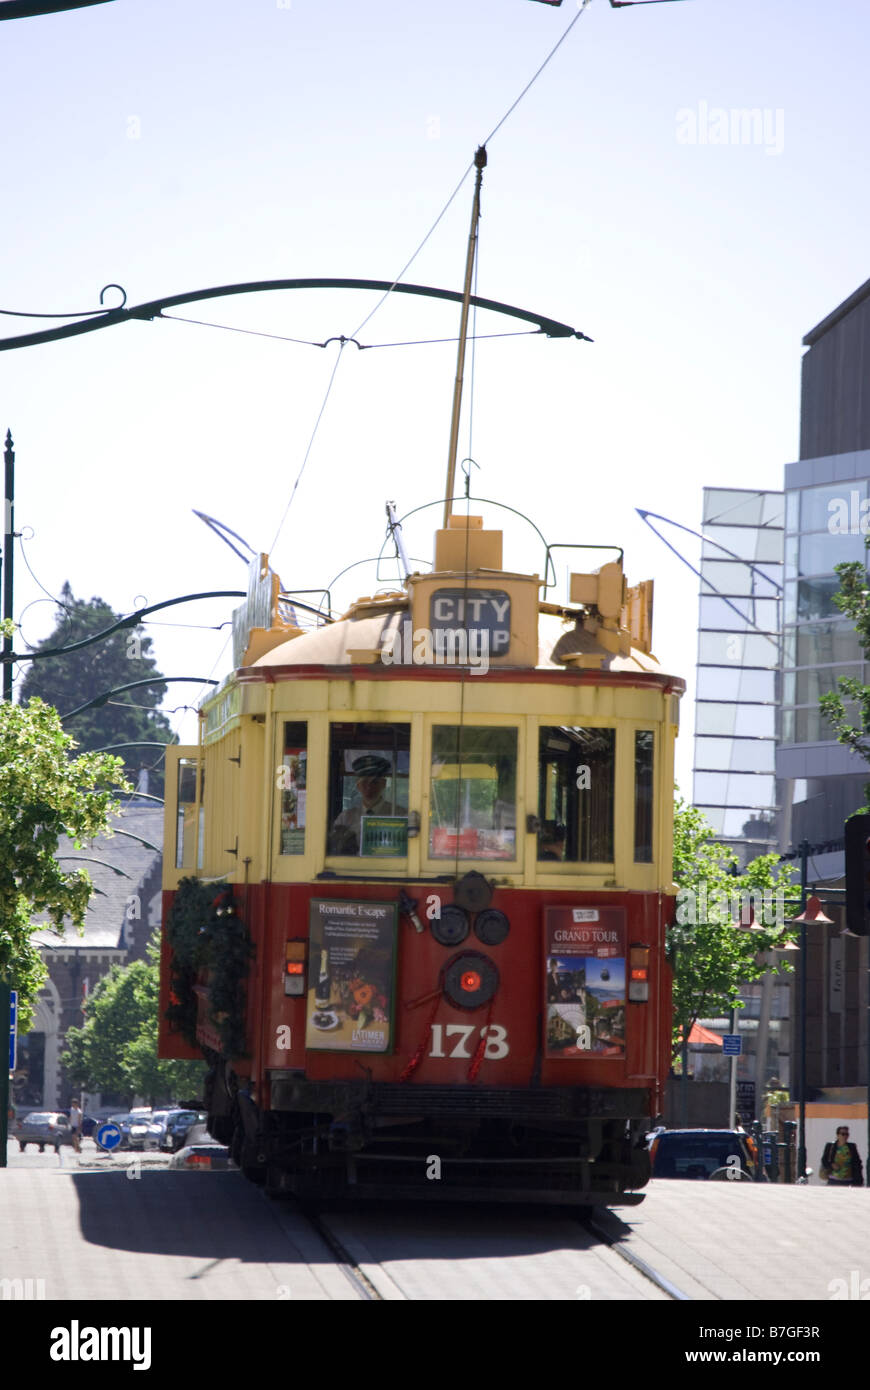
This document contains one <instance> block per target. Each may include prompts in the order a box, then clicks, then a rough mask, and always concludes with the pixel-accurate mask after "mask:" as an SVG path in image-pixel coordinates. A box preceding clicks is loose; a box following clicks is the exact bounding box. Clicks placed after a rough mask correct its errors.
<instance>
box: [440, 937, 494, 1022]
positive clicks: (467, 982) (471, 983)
mask: <svg viewBox="0 0 870 1390" xmlns="http://www.w3.org/2000/svg"><path fill="white" fill-rule="evenodd" d="M443 979H444V994H445V997H446V998H447V999H448V1000H449V1001H450V1003H451V1004H454V1005H455V1006H456V1008H457V1009H479V1008H480V1006H481V1005H482V1004H488V1003H489V1001H490V999H492V997H493V995H494V994H495V992H496V990H497V989H498V982H499V975H498V970H497V968H496V966H495V963H494V962H493V961H491V960H490V959H489V956H484V955H481V953H480V952H479V951H460V952H459V954H458V955H456V956H454V957H453V959H452V960H450V961H448V962H447V965H446V967H445V970H444V976H443Z"/></svg>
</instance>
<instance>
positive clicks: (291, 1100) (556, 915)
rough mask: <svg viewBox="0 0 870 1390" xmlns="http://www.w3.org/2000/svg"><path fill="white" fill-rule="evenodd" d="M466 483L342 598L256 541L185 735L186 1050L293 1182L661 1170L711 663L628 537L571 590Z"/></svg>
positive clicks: (366, 1186) (169, 992)
mask: <svg viewBox="0 0 870 1390" xmlns="http://www.w3.org/2000/svg"><path fill="white" fill-rule="evenodd" d="M447 510H448V515H447V518H446V525H442V527H441V529H439V530H438V531H437V533H436V535H435V547H434V564H433V567H432V569H431V571H427V572H412V573H408V574H407V576H406V578H405V580H404V583H403V584H402V586H401V587H400V588H397V589H394V590H391V591H388V592H381V593H375V594H373V595H370V596H367V597H362V598H360V599H358V600H357V601H356V602H355V603H354V604H353V605H352V606H351V607H350V608H349V609H348V611H347V612H345V613H344V614H343V615H342V616H341V617H339V618H337V619H335V620H332V621H328V620H326V619H324V620H323V621H317V620H315V621H313V622H312V625H311V626H305V625H303V623H302V620H301V609H299V607H298V605H297V606H296V607H292V606H291V605H292V602H293V599H292V596H290V595H284V594H283V592H282V588H281V584H280V580H279V578H278V576H277V575H276V574H275V573H274V572H273V571H272V569H271V568H270V566H269V563H268V557H267V556H265V555H261V556H259V557H257V558H256V559H255V560H253V561H252V562H251V569H250V576H249V585H248V598H247V600H246V602H245V603H244V604H243V605H242V607H241V608H240V609H239V610H238V611H237V613H236V614H235V618H234V644H235V655H234V668H235V669H234V670H233V672H232V674H231V675H230V676H229V677H228V678H227V679H226V680H225V681H224V682H223V684H222V685H221V686H220V688H219V689H218V690H217V691H216V692H215V693H214V694H212V695H210V696H209V697H208V698H207V699H206V700H205V702H204V703H203V705H202V707H201V710H200V738H199V742H198V744H197V745H196V746H189V747H174V748H169V749H168V750H167V776H166V837H165V858H164V865H165V869H164V883H163V886H164V895H163V901H164V939H163V951H162V972H161V1001H162V1007H161V1032H160V1055H161V1056H164V1057H195V1056H204V1057H205V1058H206V1059H207V1061H208V1063H209V1072H208V1082H207V1095H206V1104H207V1109H208V1115H209V1129H210V1131H211V1133H212V1134H213V1135H214V1136H215V1137H216V1138H218V1139H219V1140H221V1141H223V1142H226V1143H228V1144H229V1145H230V1147H231V1151H232V1153H233V1156H234V1157H235V1159H236V1161H237V1162H238V1164H239V1166H240V1167H241V1169H242V1171H243V1172H244V1173H245V1174H246V1175H247V1176H248V1177H249V1178H251V1179H252V1180H253V1181H255V1182H259V1183H262V1184H264V1185H265V1186H266V1188H267V1190H268V1191H269V1192H270V1193H273V1194H276V1195H278V1194H292V1195H296V1196H299V1197H321V1196H336V1195H350V1196H352V1197H366V1196H371V1197H377V1198H385V1197H399V1196H401V1197H420V1198H423V1199H426V1200H439V1199H445V1198H449V1199H452V1200H456V1199H464V1198H469V1199H475V1200H485V1201H512V1200H522V1201H540V1202H551V1203H566V1204H574V1205H577V1206H582V1207H591V1206H594V1205H595V1204H608V1203H617V1202H618V1203H620V1204H625V1203H631V1202H636V1201H640V1200H641V1198H642V1192H641V1189H642V1188H643V1186H644V1184H645V1183H646V1182H647V1179H648V1176H649V1162H648V1155H647V1150H646V1146H645V1142H644V1136H645V1133H646V1131H647V1130H648V1129H649V1128H650V1127H651V1122H652V1119H653V1117H654V1116H655V1115H656V1114H657V1113H658V1112H659V1111H660V1110H661V1109H662V1106H663V1094H662V1093H663V1086H664V1081H665V1077H666V1075H667V1072H668V1066H669V1058H670V1036H671V1003H670V996H671V976H670V970H669V966H668V963H667V961H666V957H665V931H666V927H667V925H668V923H669V921H670V920H672V912H673V905H674V897H673V892H674V890H673V885H672V806H673V785H674V739H675V736H676V732H677V725H678V707H679V699H680V695H681V694H682V692H683V690H684V683H683V681H682V680H680V679H679V678H676V677H673V676H670V675H667V674H665V673H664V672H662V671H661V670H660V668H659V666H658V664H657V662H656V660H655V658H654V657H653V656H652V655H651V616H652V582H651V581H648V582H646V583H642V584H640V585H637V586H636V587H633V588H630V587H628V585H627V583H626V579H625V576H624V572H623V556H622V552H621V551H620V552H618V553H617V554H616V557H615V558H614V559H612V560H609V561H608V562H607V563H605V564H603V565H601V566H600V567H599V568H597V569H596V570H594V571H593V572H583V571H582V570H580V569H579V567H578V572H576V573H572V574H571V577H570V586H569V592H568V593H567V595H564V596H563V597H562V599H561V601H555V600H554V598H553V595H552V593H551V586H548V587H545V586H544V580H543V579H542V578H541V576H540V575H539V574H526V573H518V572H515V571H512V570H509V569H506V568H504V564H503V556H502V545H503V541H502V533H501V531H499V530H498V529H495V528H492V527H490V526H484V517H483V516H481V515H471V514H468V511H467V509H466V510H464V511H463V510H462V509H461V508H460V507H454V508H453V509H450V508H448V509H447ZM548 567H550V555H549V552H548V553H547V555H546V556H545V562H544V565H543V567H542V568H543V573H544V578H545V579H546V578H548V577H549V574H548Z"/></svg>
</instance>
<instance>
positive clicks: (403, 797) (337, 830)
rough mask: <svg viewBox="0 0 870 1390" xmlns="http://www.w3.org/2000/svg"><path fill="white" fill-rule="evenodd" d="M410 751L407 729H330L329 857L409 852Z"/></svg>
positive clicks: (382, 726)
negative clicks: (330, 855) (332, 855)
mask: <svg viewBox="0 0 870 1390" xmlns="http://www.w3.org/2000/svg"><path fill="white" fill-rule="evenodd" d="M410 748H411V726H410V724H344V723H341V724H339V723H335V724H333V725H332V726H331V728H330V738H329V822H328V827H329V828H328V830H327V836H326V852H327V854H361V855H364V856H365V857H367V858H370V857H378V856H388V857H390V856H395V855H398V856H403V855H406V854H407V853H408V769H409V762H410Z"/></svg>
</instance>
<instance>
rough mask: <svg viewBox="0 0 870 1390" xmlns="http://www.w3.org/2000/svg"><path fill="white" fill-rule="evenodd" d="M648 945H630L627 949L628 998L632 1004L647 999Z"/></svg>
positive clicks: (643, 1001)
mask: <svg viewBox="0 0 870 1390" xmlns="http://www.w3.org/2000/svg"><path fill="white" fill-rule="evenodd" d="M649 955H650V948H649V946H641V945H637V944H635V945H632V946H630V947H629V950H628V998H629V1002H630V1003H632V1004H645V1003H647V1001H648V999H649Z"/></svg>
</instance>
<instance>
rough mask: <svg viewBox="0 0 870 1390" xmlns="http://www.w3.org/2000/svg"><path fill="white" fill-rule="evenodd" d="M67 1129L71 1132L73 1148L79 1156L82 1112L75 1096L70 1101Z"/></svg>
mask: <svg viewBox="0 0 870 1390" xmlns="http://www.w3.org/2000/svg"><path fill="white" fill-rule="evenodd" d="M69 1127H70V1129H71V1130H72V1141H73V1148H74V1150H75V1152H76V1153H77V1154H80V1153H81V1151H82V1111H81V1106H80V1105H79V1102H78V1097H77V1096H73V1098H72V1100H71V1101H70V1107H69Z"/></svg>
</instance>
